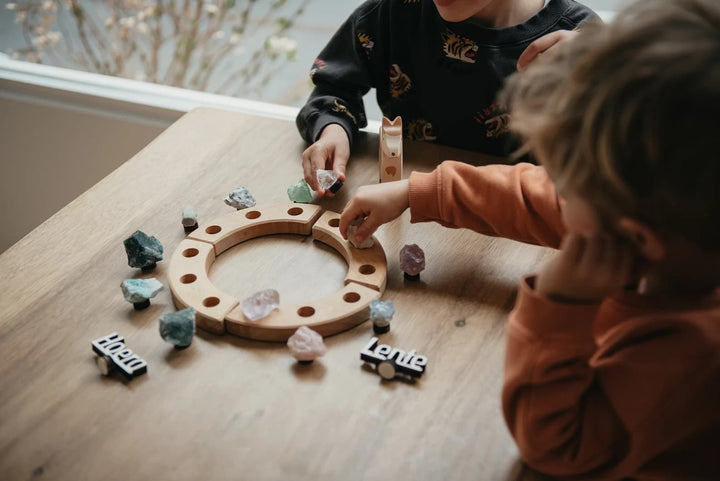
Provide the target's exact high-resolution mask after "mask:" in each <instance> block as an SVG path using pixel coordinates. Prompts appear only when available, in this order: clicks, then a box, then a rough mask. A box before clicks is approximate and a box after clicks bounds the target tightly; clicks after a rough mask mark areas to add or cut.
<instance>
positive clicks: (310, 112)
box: [295, 0, 378, 145]
mask: <svg viewBox="0 0 720 481" xmlns="http://www.w3.org/2000/svg"><path fill="white" fill-rule="evenodd" d="M377 3H378V2H377V0H375V1H368V2H366V3H364V4H363V5H362V6H361V7H360V8H358V9H357V10H356V11H355V12H354V13H353V14H352V15H351V16H350V18H349V19H348V20H347V21H346V22H345V23H344V24H343V25H342V26H341V27H340V29H339V30H338V31H337V32H336V33H335V35H334V36H333V37H332V38H331V39H330V42H329V43H328V44H327V45H326V46H325V48H324V49H323V50H322V52H320V55H318V58H317V59H316V60H315V63H314V64H313V67H312V69H311V70H310V77H311V79H312V81H313V83H314V84H315V88H314V89H313V91H312V93H311V94H310V98H309V99H308V101H307V102H306V103H305V105H304V106H303V107H302V109H300V112H299V113H298V115H297V117H296V119H295V123H296V125H297V128H298V130H299V131H300V135H301V136H302V138H303V139H304V140H305V141H306V142H308V143H313V142H315V141H316V140H317V138H318V137H319V136H320V133H321V132H322V130H323V128H325V126H326V125H328V124H333V123H334V124H339V125H340V126H342V127H343V128H344V129H345V131H346V132H347V134H348V138H349V139H350V144H351V145H352V142H353V140H354V138H355V136H356V134H357V132H358V129H359V128H362V127H365V126H366V125H367V119H366V116H365V107H364V105H363V101H362V98H363V95H365V94H366V93H367V92H368V91H369V90H370V88H372V87H374V84H373V81H372V79H371V71H372V69H371V67H370V61H371V60H370V56H369V54H368V52H367V50H366V49H365V48H363V41H365V43H366V44H367V42H368V40H367V38H369V37H366V36H367V35H368V33H367V32H366V30H367V29H362V31H361V27H359V23H360V22H362V23H363V25H366V24H367V25H373V15H374V14H375V10H376V9H377V8H376V7H377ZM366 47H367V45H366Z"/></svg>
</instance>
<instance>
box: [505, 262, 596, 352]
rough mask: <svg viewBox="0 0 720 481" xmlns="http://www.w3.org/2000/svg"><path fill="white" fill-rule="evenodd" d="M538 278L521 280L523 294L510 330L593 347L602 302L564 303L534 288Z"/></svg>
mask: <svg viewBox="0 0 720 481" xmlns="http://www.w3.org/2000/svg"><path fill="white" fill-rule="evenodd" d="M534 285H535V276H528V277H524V278H523V279H522V280H521V281H520V292H519V293H518V299H517V302H516V303H515V308H514V309H513V311H512V313H511V314H510V321H509V327H510V328H520V330H522V331H524V332H526V333H529V334H531V335H533V336H534V337H538V338H543V339H572V340H573V341H574V342H577V341H578V340H586V341H588V342H589V343H593V344H594V342H595V341H594V338H593V324H594V321H595V317H596V315H597V313H598V310H599V309H600V303H599V302H592V303H577V304H575V303H562V302H556V301H553V300H552V299H550V298H548V297H546V296H544V295H542V294H540V293H539V292H537V291H536V290H535V289H534Z"/></svg>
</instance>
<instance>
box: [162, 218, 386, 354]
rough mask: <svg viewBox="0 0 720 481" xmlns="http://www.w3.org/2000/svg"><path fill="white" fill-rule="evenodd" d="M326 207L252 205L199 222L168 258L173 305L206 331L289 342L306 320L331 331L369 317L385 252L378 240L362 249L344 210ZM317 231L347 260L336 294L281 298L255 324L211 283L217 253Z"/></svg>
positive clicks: (319, 238)
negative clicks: (346, 228) (348, 231)
mask: <svg viewBox="0 0 720 481" xmlns="http://www.w3.org/2000/svg"><path fill="white" fill-rule="evenodd" d="M321 213H322V209H321V208H320V206H317V205H313V204H281V205H269V206H263V207H252V208H250V209H244V210H239V211H236V212H232V213H230V214H227V215H224V216H222V217H220V218H218V219H216V220H215V221H214V222H211V223H210V224H209V225H207V226H203V227H200V228H198V229H197V230H196V231H194V232H192V233H191V234H190V235H188V237H187V238H186V239H185V240H183V241H182V242H180V244H179V245H178V247H177V249H175V252H174V253H173V255H172V257H171V258H170V266H169V268H168V276H169V285H170V291H171V292H172V296H173V301H174V303H175V306H176V307H177V308H178V309H184V308H186V307H193V308H194V309H195V310H196V311H197V316H196V321H197V327H199V328H200V329H203V330H206V331H210V332H214V333H216V334H222V333H224V332H229V333H230V334H235V335H237V336H241V337H246V338H249V339H257V340H261V341H286V340H287V338H288V337H290V336H291V335H292V334H293V333H294V332H295V331H296V330H297V328H298V327H300V326H308V327H310V328H311V329H313V330H315V331H317V332H318V333H320V334H321V335H323V336H329V335H332V334H337V333H338V332H342V331H345V330H347V329H350V328H352V327H354V326H356V325H358V324H360V323H362V322H363V321H365V320H366V319H368V317H369V305H370V301H372V300H373V299H375V298H378V297H380V295H382V293H383V292H384V290H385V283H386V280H387V260H386V258H385V251H384V250H383V248H382V246H381V245H380V243H379V242H378V241H377V239H374V241H375V244H374V245H373V247H371V248H369V249H356V248H355V247H353V246H352V244H350V243H349V242H348V241H346V240H345V239H343V238H342V236H341V235H340V230H339V229H338V226H339V223H340V222H339V220H340V214H338V213H336V212H331V211H326V212H325V213H322V215H321ZM311 233H312V235H313V238H314V239H315V240H317V241H320V242H323V243H324V244H327V245H329V246H330V247H332V248H334V249H335V250H337V251H338V252H339V253H340V254H341V255H342V256H343V258H344V259H345V261H346V262H347V263H348V273H347V276H346V277H345V285H344V287H343V288H342V289H341V290H339V291H338V292H336V293H334V294H331V295H329V296H327V297H324V298H321V299H317V300H314V301H312V302H308V303H304V304H295V305H282V304H281V305H280V307H279V308H278V309H276V310H274V311H273V312H272V313H270V315H268V316H267V317H265V318H263V319H260V320H258V321H255V322H253V321H249V320H248V319H247V318H245V316H244V315H243V313H242V303H241V301H240V300H238V299H236V298H234V297H233V296H230V295H228V294H225V293H224V292H222V291H221V290H220V289H218V288H217V287H215V286H214V285H213V284H212V283H211V282H210V278H209V277H208V271H209V269H210V266H211V265H212V263H213V262H215V258H216V257H217V256H218V255H220V254H221V253H223V252H224V251H226V250H227V249H229V248H231V247H233V246H235V245H237V244H239V243H241V242H243V241H246V240H248V239H253V238H255V237H260V236H263V235H271V234H300V235H310V234H311Z"/></svg>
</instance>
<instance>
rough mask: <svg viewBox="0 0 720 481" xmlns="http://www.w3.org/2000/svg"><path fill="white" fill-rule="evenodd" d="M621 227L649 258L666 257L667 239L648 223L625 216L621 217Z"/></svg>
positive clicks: (660, 258)
mask: <svg viewBox="0 0 720 481" xmlns="http://www.w3.org/2000/svg"><path fill="white" fill-rule="evenodd" d="M619 227H620V229H621V230H623V231H625V233H627V234H628V236H629V237H630V239H632V240H633V241H634V242H635V244H636V245H637V246H638V248H639V249H640V253H642V255H644V256H645V257H647V258H648V259H649V260H651V261H654V262H658V261H661V260H663V259H665V255H666V247H665V241H663V240H662V238H661V237H660V235H658V233H657V232H656V231H655V230H654V229H652V228H651V227H649V226H648V225H647V224H644V223H642V222H640V221H637V220H635V219H630V218H628V217H623V218H622V219H620V222H619Z"/></svg>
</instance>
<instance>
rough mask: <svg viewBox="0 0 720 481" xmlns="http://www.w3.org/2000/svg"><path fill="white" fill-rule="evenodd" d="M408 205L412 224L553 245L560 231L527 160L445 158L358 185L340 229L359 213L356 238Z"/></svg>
mask: <svg viewBox="0 0 720 481" xmlns="http://www.w3.org/2000/svg"><path fill="white" fill-rule="evenodd" d="M408 207H410V212H411V214H412V217H411V221H412V222H427V221H435V222H438V223H440V224H442V225H444V226H446V227H455V228H459V227H464V228H468V229H472V230H474V231H476V232H480V233H481V234H487V235H494V236H502V237H508V238H510V239H515V240H519V241H522V242H530V243H534V244H540V245H545V246H551V247H557V246H558V245H559V244H560V239H561V237H562V234H563V232H564V228H563V224H562V218H561V214H560V206H559V204H558V198H557V195H556V193H555V187H554V186H553V184H552V181H551V180H550V179H549V178H548V176H547V174H546V173H545V169H544V168H542V167H538V166H535V165H531V164H518V165H514V166H509V165H489V166H484V167H474V166H471V165H467V164H463V163H460V162H452V161H446V162H443V163H442V164H440V166H438V167H437V168H436V169H435V170H434V171H433V172H431V173H427V174H426V173H419V172H413V173H412V174H411V175H410V179H409V180H404V181H398V182H388V183H383V184H376V185H368V186H363V187H361V188H360V189H358V191H357V193H356V194H355V196H354V197H353V199H352V200H351V201H350V202H349V203H348V205H347V206H346V207H345V210H343V213H342V215H341V217H340V232H341V233H342V235H343V236H345V238H347V226H348V224H349V223H350V222H351V221H352V220H354V219H355V218H358V217H364V218H365V221H364V222H363V223H362V224H361V225H360V226H359V227H358V229H357V234H356V241H357V242H362V241H363V240H364V239H365V238H366V237H368V236H370V235H372V233H373V232H375V230H376V229H377V228H378V227H380V226H381V225H382V224H385V223H386V222H389V221H391V220H393V219H395V218H396V217H398V216H399V215H400V214H402V213H403V212H404V211H405V209H407V208H408Z"/></svg>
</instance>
